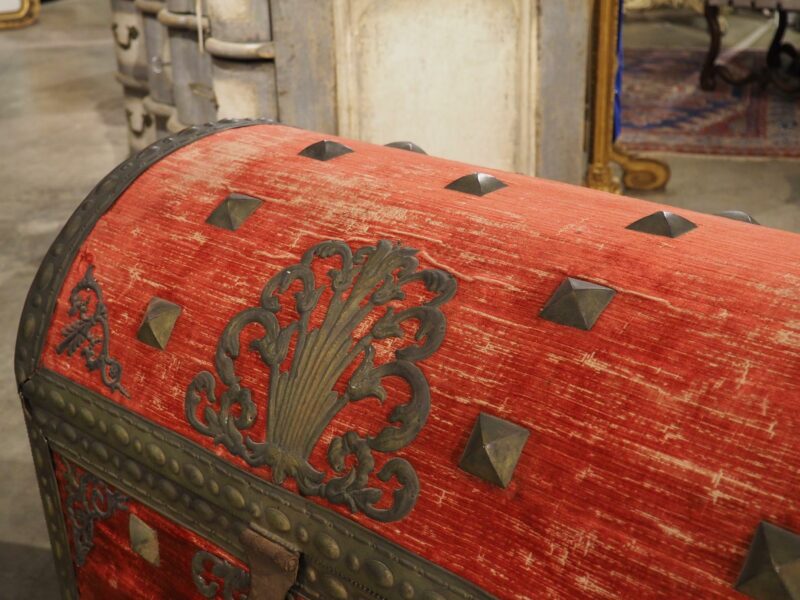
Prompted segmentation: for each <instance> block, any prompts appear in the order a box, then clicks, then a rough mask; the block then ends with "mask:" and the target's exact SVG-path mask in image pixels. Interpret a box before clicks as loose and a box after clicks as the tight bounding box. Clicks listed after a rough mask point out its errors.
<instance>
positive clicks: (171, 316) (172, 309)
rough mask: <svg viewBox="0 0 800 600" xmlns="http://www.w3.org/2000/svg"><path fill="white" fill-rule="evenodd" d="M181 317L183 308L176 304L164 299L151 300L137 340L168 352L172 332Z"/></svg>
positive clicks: (137, 333) (137, 334)
mask: <svg viewBox="0 0 800 600" xmlns="http://www.w3.org/2000/svg"><path fill="white" fill-rule="evenodd" d="M180 316H181V307H180V306H178V305H177V304H175V303H174V302H170V301H169V300H164V299H163V298H151V299H150V302H148V303H147V309H146V310H145V312H144V318H143V319H142V323H141V325H139V330H138V331H137V332H136V338H137V339H138V340H139V341H140V342H144V343H145V344H147V345H148V346H152V347H153V348H157V349H159V350H166V348H167V343H168V342H169V338H170V336H171V335H172V330H173V329H174V327H175V323H176V322H177V321H178V317H180Z"/></svg>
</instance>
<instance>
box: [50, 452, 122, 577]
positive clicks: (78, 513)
mask: <svg viewBox="0 0 800 600" xmlns="http://www.w3.org/2000/svg"><path fill="white" fill-rule="evenodd" d="M65 463H66V461H65ZM66 464H67V473H66V477H67V481H68V482H69V486H70V488H71V491H70V493H69V496H67V515H68V516H69V521H70V524H71V525H72V541H73V544H74V546H75V564H76V565H78V566H79V567H81V566H83V564H84V563H85V562H86V556H87V555H88V554H89V551H90V550H91V549H92V546H94V527H95V524H96V523H97V521H100V520H103V519H108V518H109V517H110V516H111V515H113V514H114V513H115V512H116V511H117V510H127V509H128V507H127V505H126V504H125V502H127V500H128V498H127V497H126V496H125V495H123V494H120V493H119V492H117V491H115V490H112V489H111V488H110V487H108V486H107V485H106V484H105V483H103V482H102V481H100V480H99V479H97V477H95V476H94V475H92V474H91V473H88V472H86V471H83V472H81V473H80V474H77V473H75V471H74V470H73V469H72V466H71V465H70V464H69V463H66Z"/></svg>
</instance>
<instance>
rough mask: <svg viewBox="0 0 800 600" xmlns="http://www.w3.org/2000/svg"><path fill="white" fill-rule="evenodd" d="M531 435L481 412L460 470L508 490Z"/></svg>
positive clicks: (514, 425)
mask: <svg viewBox="0 0 800 600" xmlns="http://www.w3.org/2000/svg"><path fill="white" fill-rule="evenodd" d="M529 435H530V432H529V431H528V430H527V429H525V428H524V427H520V426H519V425H517V424H516V423H512V422H511V421H506V420H505V419H500V418H498V417H494V416H492V415H487V414H486V413H480V414H479V415H478V419H477V420H476V421H475V425H474V427H473V429H472V433H471V434H470V436H469V440H468V441H467V445H466V447H465V448H464V453H463V454H462V455H461V460H460V462H459V467H461V469H462V470H464V471H466V472H467V473H471V474H472V475H476V476H478V477H480V478H481V479H483V480H485V481H488V482H489V483H493V484H494V485H497V486H500V487H503V488H504V487H508V484H509V483H510V482H511V478H512V477H513V476H514V469H516V467H517V461H519V457H520V454H522V449H523V448H524V447H525V442H527V441H528V436H529Z"/></svg>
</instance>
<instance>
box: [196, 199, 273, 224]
mask: <svg viewBox="0 0 800 600" xmlns="http://www.w3.org/2000/svg"><path fill="white" fill-rule="evenodd" d="M262 204H264V201H263V200H261V199H259V198H255V197H253V196H248V195H246V194H229V195H228V196H227V197H226V198H225V199H224V200H223V201H222V202H220V203H219V205H218V206H217V207H216V208H215V209H214V210H213V211H212V212H211V214H210V215H208V218H207V219H206V223H208V224H209V225H214V226H215V227H220V228H222V229H229V230H230V231H236V230H237V229H239V227H241V226H242V223H244V222H245V220H246V219H247V217H249V216H250V215H251V214H253V212H254V211H255V210H256V209H257V208H258V207H259V206H261V205H262Z"/></svg>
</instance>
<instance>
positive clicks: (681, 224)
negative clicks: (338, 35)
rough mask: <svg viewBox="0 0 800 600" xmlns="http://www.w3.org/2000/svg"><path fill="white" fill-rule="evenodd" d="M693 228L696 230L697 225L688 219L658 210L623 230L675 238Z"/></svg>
mask: <svg viewBox="0 0 800 600" xmlns="http://www.w3.org/2000/svg"><path fill="white" fill-rule="evenodd" d="M695 228H697V225H695V224H694V223H692V222H691V221H690V220H689V219H687V218H685V217H682V216H680V215H676V214H675V213H671V212H669V211H666V210H660V211H658V212H654V213H653V214H651V215H647V216H646V217H642V218H641V219H639V220H638V221H634V222H633V223H631V224H630V225H628V226H627V227H626V228H625V229H630V230H632V231H640V232H642V233H649V234H651V235H660V236H663V237H669V238H676V237H678V236H681V235H683V234H684V233H688V232H689V231H691V230H692V229H695Z"/></svg>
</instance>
